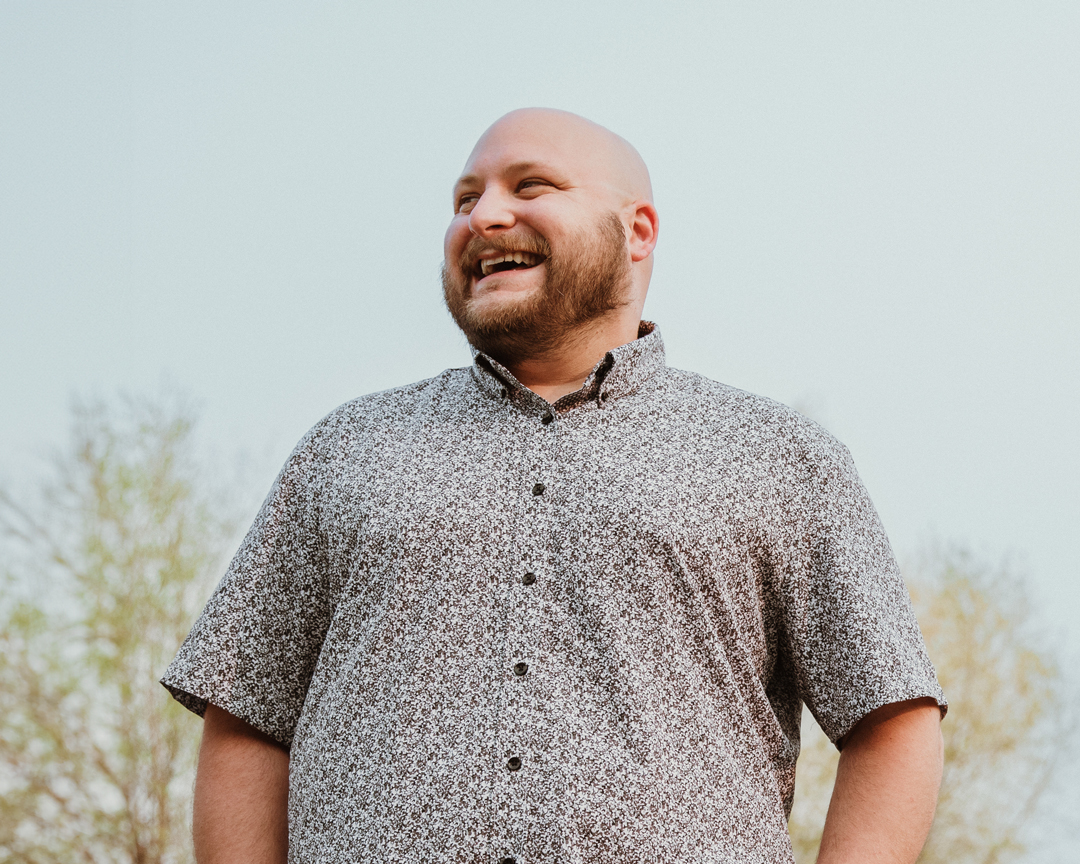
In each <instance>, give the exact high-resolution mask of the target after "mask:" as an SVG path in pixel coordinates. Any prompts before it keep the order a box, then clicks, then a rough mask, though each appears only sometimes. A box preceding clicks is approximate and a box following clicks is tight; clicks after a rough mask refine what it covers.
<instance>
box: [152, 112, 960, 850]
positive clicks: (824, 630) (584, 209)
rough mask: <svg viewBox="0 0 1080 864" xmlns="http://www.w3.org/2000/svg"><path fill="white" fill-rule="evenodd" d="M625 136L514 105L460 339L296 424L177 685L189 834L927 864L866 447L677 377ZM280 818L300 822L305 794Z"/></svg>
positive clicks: (459, 234)
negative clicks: (455, 348) (295, 439)
mask: <svg viewBox="0 0 1080 864" xmlns="http://www.w3.org/2000/svg"><path fill="white" fill-rule="evenodd" d="M657 230H658V219H657V214H656V209H655V207H654V206H653V203H652V195H651V190H650V184H649V177H648V172H647V171H646V169H645V166H644V164H643V163H642V161H641V159H640V157H639V156H638V155H637V153H636V152H635V151H634V149H633V148H632V147H631V146H630V145H629V144H628V143H626V142H625V141H623V140H622V139H621V138H619V137H617V136H615V135H613V134H612V133H610V132H608V131H607V130H605V129H603V128H601V127H599V126H596V125H595V124H593V123H590V122H589V121H586V120H584V119H582V118H580V117H576V116H574V115H572V114H567V113H565V112H558V111H549V110H538V109H533V110H524V111H516V112H513V113H511V114H509V115H507V116H506V117H503V118H502V119H501V120H499V121H498V122H497V123H495V125H494V126H492V127H491V128H490V129H489V130H488V131H487V132H486V133H485V134H484V136H483V137H482V138H481V139H480V141H479V142H478V143H477V145H476V147H475V149H474V150H473V152H472V154H471V156H470V157H469V160H468V163H467V165H466V167H465V171H464V173H463V175H462V177H461V178H460V179H459V180H458V182H457V185H456V186H455V189H454V216H453V219H452V220H451V223H450V228H449V230H448V231H447V234H446V240H445V264H444V277H443V287H444V293H445V298H446V303H447V306H448V308H449V309H450V311H451V313H452V315H453V316H454V319H455V321H456V322H457V323H458V325H459V326H460V327H461V328H462V330H463V331H464V332H465V334H466V335H467V336H468V338H469V341H470V343H471V344H472V346H473V347H474V349H475V350H476V355H475V362H474V364H473V365H472V366H471V367H469V368H465V369H453V370H448V371H446V372H444V373H443V374H442V375H439V376H437V377H436V378H433V379H430V380H428V381H423V382H420V383H418V384H414V385H411V386H408V387H402V388H397V389H394V390H390V391H386V392H383V393H376V394H373V395H371V396H367V397H363V398H361V399H358V400H355V401H354V402H350V403H348V404H346V405H344V406H342V407H341V408H339V409H338V410H336V411H334V412H333V413H331V414H330V415H329V416H328V417H327V418H326V419H324V420H323V421H322V422H320V423H319V424H318V425H317V426H316V427H315V428H314V429H313V430H312V431H311V432H310V433H309V434H308V435H307V437H305V438H304V440H303V441H301V442H300V444H299V445H298V446H297V448H296V450H295V451H294V453H293V455H292V456H291V457H290V459H289V461H288V463H287V464H286V465H285V467H284V469H283V470H282V472H281V475H280V476H279V478H278V480H277V482H276V484H275V486H274V488H273V489H272V490H271V492H270V495H269V497H268V498H267V500H266V502H265V504H264V505H263V508H262V511H261V512H260V514H259V517H258V519H257V520H256V522H255V524H254V525H253V527H252V529H251V531H250V533H249V534H248V537H247V539H246V540H245V541H244V544H243V546H242V547H241V549H240V550H239V552H238V553H237V555H236V557H235V559H234V560H233V563H232V565H231V567H230V569H229V572H228V573H227V574H226V576H225V578H224V580H223V581H222V584H221V585H220V586H219V588H218V590H217V592H216V593H215V595H214V597H213V598H212V599H211V600H210V602H209V603H208V604H207V608H206V610H205V611H204V613H203V615H202V617H201V618H200V619H199V621H198V622H197V624H196V625H195V628H194V629H193V631H192V633H191V635H190V636H189V637H188V639H187V641H186V642H185V643H184V646H183V647H182V649H181V651H180V653H179V654H178V656H177V658H176V660H175V661H174V662H173V664H172V665H171V666H170V668H169V670H168V672H167V673H166V675H165V677H164V679H163V683H165V685H166V686H168V687H169V688H170V690H171V691H172V692H173V694H174V695H175V696H176V697H177V698H178V699H179V700H180V701H181V702H183V703H184V704H185V705H187V706H188V707H190V708H191V709H192V710H195V711H197V712H200V713H202V712H205V718H206V719H205V730H204V735H203V744H202V749H201V751H200V757H199V770H198V780H197V784H196V791H195V843H196V851H197V855H198V858H199V861H200V862H202V864H210V862H219V861H220V862H225V861H227V862H245V861H282V860H285V857H286V854H288V857H289V859H290V860H292V861H303V862H308V861H312V862H314V861H319V862H344V861H365V862H367V861H372V862H374V861H379V862H383V861H385V862H391V861H393V862H397V861H424V862H429V861H431V862H434V861H446V862H491V864H496V862H502V864H514V862H517V864H524V862H599V861H605V862H675V861H695V862H785V861H791V860H792V857H791V846H790V843H789V841H788V839H787V834H786V817H787V814H788V812H789V811H790V806H791V797H792V788H793V782H794V765H795V759H796V756H797V754H798V748H799V718H800V713H801V708H802V704H803V702H805V703H806V704H807V705H808V706H809V707H810V709H811V710H812V711H813V712H814V714H815V716H816V718H817V719H818V721H819V722H820V723H821V724H822V726H823V728H824V729H825V731H826V732H827V733H828V734H829V735H830V737H831V738H832V739H833V740H834V741H835V742H836V743H837V746H838V747H840V748H841V759H840V768H839V773H838V777H837V782H836V788H835V791H834V794H833V800H832V804H831V807H830V810H829V816H828V821H827V824H826V828H825V836H824V839H823V842H822V852H821V857H820V858H819V860H820V861H821V862H822V864H825V862H846V861H850V862H856V861H858V862H873V861H889V862H893V861H896V862H903V861H907V862H910V861H914V860H915V858H916V857H917V855H918V852H919V849H920V848H921V846H922V843H923V841H924V839H925V837H926V833H927V831H928V830H929V826H930V822H931V820H932V818H933V811H934V805H935V801H936V796H937V788H938V784H939V781H940V772H941V738H940V732H939V729H938V726H939V721H940V716H941V712H942V711H943V710H944V705H945V702H944V697H943V695H942V693H941V690H940V688H939V687H938V684H937V681H936V679H935V677H934V672H933V669H932V667H931V666H930V663H929V661H928V660H927V658H926V655H925V651H924V649H923V644H922V639H921V636H920V634H919V631H918V627H917V625H916V623H915V621H914V618H913V616H912V614H911V609H910V604H909V602H908V598H907V594H906V591H905V589H904V586H903V582H902V580H901V578H900V576H899V573H898V571H897V568H896V565H895V562H894V560H893V557H892V553H891V552H890V550H889V546H888V541H887V540H886V538H885V534H884V532H883V530H882V528H881V526H880V524H879V522H878V519H877V516H876V514H875V513H874V510H873V507H872V505H871V504H870V502H869V500H868V499H867V497H866V494H865V492H864V491H863V488H862V486H861V484H860V483H859V481H858V478H857V476H856V474H855V470H854V467H853V466H852V464H851V461H850V458H849V457H848V455H847V452H846V450H844V448H843V447H842V446H841V445H839V444H837V443H836V442H835V441H834V440H833V439H832V438H831V437H830V436H829V435H828V434H827V433H825V432H824V431H823V430H822V429H820V428H819V427H817V426H815V425H814V424H813V423H811V422H809V421H807V420H805V419H804V418H802V417H800V416H799V415H797V414H795V413H794V412H792V411H790V410H788V409H786V408H784V407H783V406H780V405H777V404H775V403H773V402H770V401H769V400H765V399H761V398H759V397H755V396H752V395H750V394H747V393H743V392H741V391H737V390H734V389H732V388H729V387H726V386H724V385H720V384H716V383H714V382H711V381H708V380H706V379H704V378H701V377H700V376H697V375H693V374H690V373H686V372H680V371H677V370H673V369H670V368H667V367H666V366H665V364H664V359H663V356H664V355H663V345H662V343H661V341H660V336H659V333H658V331H657V330H656V329H655V327H654V326H653V325H652V324H649V323H647V322H642V321H641V310H642V306H643V304H644V302H645V294H646V290H647V288H648V284H649V277H650V274H651V270H652V251H653V247H654V245H655V243H656V237H657ZM286 814H287V816H286Z"/></svg>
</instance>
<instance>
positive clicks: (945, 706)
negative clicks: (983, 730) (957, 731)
mask: <svg viewBox="0 0 1080 864" xmlns="http://www.w3.org/2000/svg"><path fill="white" fill-rule="evenodd" d="M915 699H933V700H934V701H935V702H936V703H937V707H938V710H939V711H940V712H941V719H943V720H944V719H945V715H946V714H948V713H949V702H948V700H946V698H945V694H944V693H942V692H940V691H938V692H937V693H932V692H923V693H913V694H910V695H903V696H900V697H899V698H893V697H889V698H887V699H882V700H875V701H874V702H872V703H870V704H871V707H869V708H867V709H866V710H865V711H863V712H862V713H861V714H859V715H858V716H857V717H855V718H854V719H853V720H851V721H850V722H848V723H845V724H844V726H843V727H841V730H840V732H839V734H837V735H835V736H834V735H833V734H832V733H831V732H830V731H826V735H828V737H829V740H830V741H831V742H832V744H833V746H834V747H836V749H837V750H839V749H840V744H839V742H840V741H842V740H843V739H844V738H846V737H847V736H848V735H849V734H851V732H852V730H853V729H854V728H855V727H856V726H858V725H859V723H861V722H862V720H863V719H864V718H866V717H867V716H868V715H870V714H871V713H873V712H874V711H877V710H878V708H884V707H885V706H886V705H895V704H896V703H897V702H911V701H913V700H915Z"/></svg>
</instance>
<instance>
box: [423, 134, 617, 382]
mask: <svg viewBox="0 0 1080 864" xmlns="http://www.w3.org/2000/svg"><path fill="white" fill-rule="evenodd" d="M567 150H568V148H566V147H563V146H560V142H559V141H558V140H551V139H550V137H549V138H548V139H545V137H544V136H543V135H537V134H530V130H527V129H526V130H521V129H510V130H500V128H499V127H498V126H496V127H495V128H493V129H492V130H491V131H489V133H488V134H487V135H485V136H484V138H482V139H481V141H480V143H479V144H477V147H476V149H475V150H474V151H473V154H472V156H471V157H470V159H469V163H468V164H467V165H466V168H465V173H464V175H463V176H462V178H461V179H460V180H459V181H458V183H457V185H456V187H455V190H454V217H453V220H452V221H451V223H450V227H449V229H448V230H447V232H446V241H445V248H444V252H445V261H444V264H443V293H444V296H445V299H446V305H447V308H448V309H449V310H450V313H451V314H452V315H453V317H454V320H455V321H456V322H457V324H458V326H459V327H460V328H461V329H462V331H463V332H464V333H465V335H466V336H467V337H468V339H469V342H470V343H471V344H472V345H473V346H474V347H475V348H477V349H478V350H480V351H483V352H485V353H487V354H490V355H491V356H493V357H495V358H496V359H498V360H500V361H501V362H503V363H513V362H515V361H518V360H521V359H525V358H526V357H529V356H535V355H537V354H540V353H544V352H546V351H550V350H551V349H552V348H555V347H557V346H558V345H559V344H560V342H561V341H563V340H565V339H566V338H568V337H569V336H570V335H571V334H573V332H574V331H575V330H577V329H579V328H581V327H582V326H584V325H587V324H588V323H589V322H590V321H593V320H595V319H597V318H600V317H602V316H604V315H606V314H608V313H609V312H612V311H613V310H615V309H619V308H621V307H622V306H623V305H625V304H626V303H627V290H628V285H629V278H630V257H629V252H628V247H627V241H626V235H625V229H624V226H623V223H622V221H621V219H620V218H619V216H618V214H617V213H616V212H614V209H613V208H612V207H611V202H610V200H609V198H608V197H607V196H606V195H605V191H606V190H605V189H604V186H603V184H602V182H598V181H597V179H596V177H594V176H590V172H589V170H588V165H587V164H585V165H583V164H581V160H580V159H575V157H574V154H573V152H567ZM594 173H595V172H594Z"/></svg>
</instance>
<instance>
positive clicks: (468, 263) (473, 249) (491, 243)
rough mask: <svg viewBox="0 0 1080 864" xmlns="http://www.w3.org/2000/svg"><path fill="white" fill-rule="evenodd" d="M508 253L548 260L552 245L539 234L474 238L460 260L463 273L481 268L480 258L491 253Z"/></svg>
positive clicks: (466, 246) (459, 264)
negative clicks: (526, 253)
mask: <svg viewBox="0 0 1080 864" xmlns="http://www.w3.org/2000/svg"><path fill="white" fill-rule="evenodd" d="M507 252H530V253H532V254H533V255H539V256H540V257H542V258H544V259H547V258H550V257H551V245H550V244H549V243H548V241H547V240H546V239H545V238H543V237H541V236H540V235H538V234H500V235H498V236H495V237H489V238H484V237H473V238H472V239H471V240H469V242H468V243H467V244H466V245H465V248H464V249H463V250H462V252H461V257H460V258H459V259H458V266H459V267H460V268H461V270H462V272H465V273H471V272H473V271H474V270H477V269H478V268H479V267H480V257H481V256H482V255H487V254H489V253H495V254H496V255H504V254H506V253H507Z"/></svg>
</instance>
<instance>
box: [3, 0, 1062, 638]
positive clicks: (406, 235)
mask: <svg viewBox="0 0 1080 864" xmlns="http://www.w3.org/2000/svg"><path fill="white" fill-rule="evenodd" d="M1078 46H1080V4H1077V3H1075V2H1060V3H1053V2H1041V0H1025V2H1016V3H1003V2H978V3H976V2H969V3H958V2H934V3H928V2H925V3H924V2H905V3H902V4H900V3H894V4H870V3H865V2H850V3H827V2H824V3H812V4H809V3H794V2H793V3H784V4H774V3H762V2H754V3H750V2H746V3H739V4H728V3H717V2H708V3H639V2H618V3H614V2H611V3H608V2H582V0H576V2H545V3H521V2H513V0H503V2H498V3H495V2H470V3H461V2H448V0H440V2H429V3H409V2H397V3H375V2H365V3H360V2H351V3H329V2H316V3H304V4H301V3H293V4H280V3H268V2H260V3H250V2H228V3H200V2H189V3H184V4H178V3H162V2H138V3H136V2H128V3H93V4H72V3H56V2H46V0H35V2H25V0H7V2H4V3H2V4H0V368H2V369H3V375H2V379H0V381H2V383H0V387H2V390H0V394H2V401H0V405H2V409H0V446H2V448H3V450H2V455H0V476H6V477H7V478H8V479H9V480H16V481H17V480H19V479H20V478H23V477H29V476H33V473H34V471H35V470H36V469H35V468H34V466H35V465H36V464H37V463H35V462H33V460H34V459H35V458H36V457H37V455H38V454H40V453H41V452H42V450H43V448H44V447H45V446H46V445H47V444H48V443H50V442H55V441H60V440H62V437H63V434H64V431H65V426H66V422H67V410H68V405H69V401H70V397H71V396H72V395H73V394H90V393H98V394H102V395H109V394H113V393H115V392H117V391H118V390H120V389H126V390H132V391H154V390H155V389H157V387H158V386H159V384H160V382H161V381H162V379H163V378H168V379H169V380H171V381H172V382H173V383H174V384H175V385H178V386H179V387H180V388H182V389H184V390H186V391H188V392H189V393H191V394H193V395H194V396H196V397H197V398H198V399H199V400H201V404H202V406H203V412H202V413H203V418H204V421H205V422H204V427H203V431H204V434H205V436H206V437H208V438H210V439H212V440H213V441H214V443H215V444H216V445H217V446H219V447H220V448H222V449H225V450H231V449H236V448H245V449H247V450H248V451H249V452H252V453H254V454H255V455H256V456H257V458H258V459H259V460H264V461H265V469H264V470H263V475H264V476H261V477H260V479H259V485H260V486H268V485H269V482H270V480H271V479H272V476H273V473H274V472H275V471H276V468H277V466H278V465H279V464H280V463H281V462H282V461H283V460H284V458H285V456H286V455H287V453H288V451H289V449H290V448H291V446H292V444H293V443H294V442H295V440H296V439H297V438H299V437H300V435H301V434H303V432H304V431H305V430H306V429H307V428H308V427H309V426H311V425H312V423H314V422H315V421H316V420H317V419H318V418H319V417H321V416H322V415H323V414H325V413H326V412H327V411H329V410H330V409H331V408H333V407H334V406H336V405H337V404H339V403H341V402H343V401H345V400H347V399H349V398H351V397H353V396H357V395H359V394H361V393H364V392H368V391H371V390H377V389H382V388H385V387H390V386H393V385H397V384H403V383H406V382H409V381H412V380H416V379H418V378H425V377H428V376H430V375H434V374H437V373H438V372H439V371H441V370H442V369H444V368H446V367H448V366H461V365H465V364H466V363H468V362H469V353H468V350H467V346H466V344H465V342H464V340H463V338H462V337H461V336H460V335H459V334H458V333H457V331H456V330H455V328H454V326H453V323H452V322H451V320H450V318H449V316H448V315H447V314H446V313H445V311H444V310H443V308H442V305H441V298H440V293H439V285H438V268H439V263H440V259H441V251H442V245H441V244H442V234H443V231H444V230H445V227H446V224H447V222H448V221H449V216H450V187H451V184H452V182H453V180H454V178H455V177H456V175H457V173H458V172H459V171H460V169H461V167H462V165H463V164H464V161H465V157H466V156H467V154H468V151H469V149H470V148H471V146H472V143H473V141H474V140H475V138H476V137H477V136H478V135H479V133H480V132H481V131H483V129H484V128H485V127H486V126H487V125H488V124H489V123H491V122H492V121H493V120H494V119H495V118H497V117H498V116H499V115H500V114H502V113H504V112H505V111H507V110H510V109H512V108H516V107H520V106H525V105H546V106H554V107H559V108H566V109H569V110H571V111H576V112H579V113H581V114H584V115H585V116H587V117H590V118H591V119H594V120H596V121H598V122H600V123H603V124H604V125H606V126H608V127H609V128H611V129H613V130H615V131H616V132H619V133H620V134H622V135H623V136H625V137H626V138H628V139H629V140H630V141H632V142H633V143H634V144H635V145H636V146H637V147H638V149H639V150H640V151H641V153H642V155H643V156H644V157H645V160H646V161H647V162H648V164H649V166H650V168H651V170H652V174H653V181H654V186H655V189H656V196H657V204H658V207H659V210H660V214H661V232H660V235H661V236H660V244H659V247H658V250H657V253H656V255H657V259H656V271H655V275H654V279H653V288H652V291H651V294H650V299H649V302H648V304H647V306H646V315H647V316H648V317H650V318H651V319H653V320H655V321H657V322H658V323H659V326H660V328H661V331H662V332H663V335H664V339H665V342H666V343H667V346H668V359H669V363H671V364H672V365H675V366H680V367H683V368H690V369H693V370H695V371H698V372H701V373H703V374H705V375H708V376H709V377H712V378H715V379H718V380H721V381H724V382H726V383H729V384H733V385H736V386H738V387H743V388H745V389H748V390H752V391H755V392H759V393H763V394H765V395H768V396H771V397H774V398H776V399H779V400H781V401H784V402H787V403H789V404H793V405H795V406H796V407H800V408H802V409H803V410H805V411H807V413H809V414H811V416H814V417H815V419H818V420H820V421H821V422H823V423H824V424H825V425H826V426H827V427H829V428H830V429H831V430H832V431H833V432H835V433H836V434H837V435H838V436H839V437H840V438H841V439H842V440H843V441H844V442H845V443H847V444H848V446H849V448H850V449H851V451H852V453H853V455H854V457H855V461H856V464H857V465H858V466H859V468H860V471H861V473H862V475H863V478H864V480H865V481H866V484H867V486H868V487H869V489H870V492H871V495H872V496H873V498H874V500H875V502H876V504H877V506H878V509H879V510H880V512H881V514H882V517H883V519H884V521H885V524H886V527H887V529H888V530H889V533H890V536H891V538H892V540H893V543H894V546H895V547H896V548H897V551H898V552H899V554H900V555H901V557H902V558H904V557H909V556H913V555H915V554H916V553H917V552H918V550H919V549H920V548H921V547H922V546H923V545H924V544H926V543H927V542H929V541H933V540H938V541H944V542H951V541H956V542H961V543H966V544H968V545H970V546H971V547H973V548H974V549H975V550H976V551H978V552H980V553H981V554H983V555H985V556H986V557H988V558H989V559H991V560H998V559H1000V558H1001V557H1002V556H1004V555H1010V556H1012V557H1013V559H1014V560H1015V561H1016V562H1017V564H1018V566H1019V568H1020V569H1021V570H1022V571H1023V572H1025V573H1026V574H1027V575H1028V577H1029V580H1030V583H1031V586H1032V591H1033V593H1034V595H1035V597H1036V599H1037V601H1038V602H1039V603H1040V604H1041V606H1042V608H1043V613H1044V615H1045V620H1046V621H1047V626H1048V628H1049V629H1050V630H1051V631H1052V632H1053V633H1055V634H1056V635H1055V638H1058V637H1060V639H1059V641H1060V644H1062V645H1063V646H1064V647H1065V650H1067V651H1069V652H1071V653H1072V655H1073V656H1076V655H1078V654H1080V636H1078V629H1080V628H1076V626H1075V621H1076V619H1077V616H1078V614H1080V566H1078V564H1077V554H1076V550H1075V546H1076V543H1077V541H1078V539H1080V530H1078V525H1080V448H1078V447H1077V440H1078V432H1077V430H1078V428H1080V338H1078V331H1080V242H1078V241H1080V48H1078ZM260 464H261V463H260Z"/></svg>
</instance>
